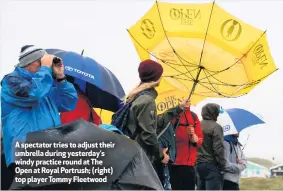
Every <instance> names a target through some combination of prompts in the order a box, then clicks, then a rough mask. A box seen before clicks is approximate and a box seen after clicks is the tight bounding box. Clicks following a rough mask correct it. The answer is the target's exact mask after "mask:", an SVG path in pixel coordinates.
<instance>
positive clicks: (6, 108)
mask: <svg viewBox="0 0 283 191" xmlns="http://www.w3.org/2000/svg"><path fill="white" fill-rule="evenodd" d="M1 85H2V89H1V110H2V114H1V120H2V133H3V134H2V135H3V143H4V153H5V157H6V164H7V166H9V165H10V164H11V163H12V162H14V160H15V155H14V153H15V151H14V144H15V142H16V141H25V139H26V134H27V133H28V132H34V131H40V130H44V129H47V128H51V127H54V126H58V125H60V124H61V120H60V115H59V112H64V111H71V110H73V109H75V107H76V105H77V101H78V95H77V91H76V89H75V88H74V86H73V84H71V83H69V82H67V81H63V82H56V81H55V80H53V78H52V70H51V68H49V67H46V66H42V67H40V69H39V70H38V71H37V72H36V73H31V72H29V71H27V70H24V69H22V68H18V67H17V68H15V70H14V71H13V72H12V73H10V74H8V75H6V76H5V77H4V78H3V80H2V82H1Z"/></svg>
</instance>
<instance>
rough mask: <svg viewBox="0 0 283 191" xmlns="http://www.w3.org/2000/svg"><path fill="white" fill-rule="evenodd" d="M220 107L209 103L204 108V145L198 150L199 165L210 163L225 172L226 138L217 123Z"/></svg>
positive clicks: (202, 124)
mask: <svg viewBox="0 0 283 191" xmlns="http://www.w3.org/2000/svg"><path fill="white" fill-rule="evenodd" d="M219 111H220V106H219V105H217V104H212V103H209V104H207V105H205V106H204V107H203V108H202V113H201V115H202V118H203V120H202V121H201V128H202V131H203V144H202V146H201V147H199V148H198V153H197V164H199V163H210V164H214V165H216V166H218V168H219V170H220V171H222V172H223V171H224V169H225V165H226V160H225V157H224V138H223V137H224V136H223V129H222V127H221V126H220V125H219V124H218V123H216V121H217V117H218V115H219Z"/></svg>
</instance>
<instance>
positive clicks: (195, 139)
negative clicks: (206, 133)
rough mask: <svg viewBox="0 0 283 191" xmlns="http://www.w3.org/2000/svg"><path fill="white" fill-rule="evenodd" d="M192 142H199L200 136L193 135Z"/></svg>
mask: <svg viewBox="0 0 283 191" xmlns="http://www.w3.org/2000/svg"><path fill="white" fill-rule="evenodd" d="M192 142H193V143H197V142H198V136H197V135H196V134H193V135H192Z"/></svg>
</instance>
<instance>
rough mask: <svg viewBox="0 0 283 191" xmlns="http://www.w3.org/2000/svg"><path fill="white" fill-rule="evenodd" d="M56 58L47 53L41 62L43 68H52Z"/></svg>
mask: <svg viewBox="0 0 283 191" xmlns="http://www.w3.org/2000/svg"><path fill="white" fill-rule="evenodd" d="M54 57H55V56H54V55H51V54H47V53H46V54H45V55H44V56H43V57H42V58H41V60H40V61H41V66H47V67H50V68H51V67H52V63H53V58H54Z"/></svg>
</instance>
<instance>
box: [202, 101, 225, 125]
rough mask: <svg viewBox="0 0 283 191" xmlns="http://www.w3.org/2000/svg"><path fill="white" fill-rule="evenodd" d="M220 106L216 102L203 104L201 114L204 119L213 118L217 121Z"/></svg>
mask: <svg viewBox="0 0 283 191" xmlns="http://www.w3.org/2000/svg"><path fill="white" fill-rule="evenodd" d="M219 112H220V106H219V105H218V104H215V103H208V104H206V105H205V106H203V108H202V111H201V116H202V118H203V119H204V120H213V121H217V118H218V116H219Z"/></svg>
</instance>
